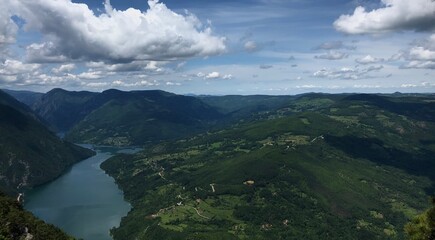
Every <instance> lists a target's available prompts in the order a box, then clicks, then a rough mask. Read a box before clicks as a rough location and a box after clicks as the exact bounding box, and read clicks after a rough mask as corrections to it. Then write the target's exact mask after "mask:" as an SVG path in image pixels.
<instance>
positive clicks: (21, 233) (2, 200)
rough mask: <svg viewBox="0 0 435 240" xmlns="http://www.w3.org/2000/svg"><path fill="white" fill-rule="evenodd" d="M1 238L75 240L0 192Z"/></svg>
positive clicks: (9, 239) (14, 239)
mask: <svg viewBox="0 0 435 240" xmlns="http://www.w3.org/2000/svg"><path fill="white" fill-rule="evenodd" d="M0 239H4V240H21V239H44V240H73V239H74V238H72V237H70V236H68V235H66V234H65V233H63V232H62V231H61V230H59V229H57V228H56V227H54V226H53V225H50V224H46V223H44V222H43V221H41V220H38V219H37V218H35V217H34V216H33V215H32V214H31V213H29V212H27V211H25V210H24V209H23V207H22V206H21V204H19V203H18V202H17V201H16V200H14V199H11V198H9V197H7V196H5V195H3V194H2V193H1V192H0Z"/></svg>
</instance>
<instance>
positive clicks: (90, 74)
mask: <svg viewBox="0 0 435 240" xmlns="http://www.w3.org/2000/svg"><path fill="white" fill-rule="evenodd" d="M104 76H105V74H104V73H103V72H101V71H95V72H92V71H90V72H83V73H80V74H78V75H77V77H78V78H80V79H88V80H89V79H100V78H103V77H104Z"/></svg>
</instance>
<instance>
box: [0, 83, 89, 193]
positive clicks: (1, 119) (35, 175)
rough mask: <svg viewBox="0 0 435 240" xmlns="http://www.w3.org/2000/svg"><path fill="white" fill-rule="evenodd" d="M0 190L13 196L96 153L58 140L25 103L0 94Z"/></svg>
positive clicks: (57, 174) (50, 178) (54, 176)
mask: <svg viewBox="0 0 435 240" xmlns="http://www.w3.org/2000/svg"><path fill="white" fill-rule="evenodd" d="M0 133H1V134H0V146H1V151H0V190H3V191H6V192H7V193H14V192H16V191H17V188H21V187H24V188H28V187H33V186H36V185H40V184H43V183H45V182H48V181H50V180H52V179H54V178H56V177H58V176H59V175H60V174H61V173H62V172H63V171H65V170H66V169H67V168H68V167H70V166H71V165H72V164H74V163H76V162H78V161H80V160H82V159H85V158H88V157H90V156H92V154H93V152H92V151H90V150H87V149H84V148H81V147H78V146H76V145H74V144H71V143H68V142H65V141H63V140H61V139H59V138H58V137H57V136H56V135H55V134H54V133H52V132H50V131H49V130H48V129H47V128H46V127H45V126H44V125H43V124H42V123H41V122H40V121H38V119H37V118H36V117H35V114H34V113H33V112H32V111H31V110H30V109H29V108H28V107H27V106H25V105H24V104H23V103H20V102H18V101H17V100H15V99H14V98H12V97H11V96H9V95H8V94H6V93H4V92H2V91H0Z"/></svg>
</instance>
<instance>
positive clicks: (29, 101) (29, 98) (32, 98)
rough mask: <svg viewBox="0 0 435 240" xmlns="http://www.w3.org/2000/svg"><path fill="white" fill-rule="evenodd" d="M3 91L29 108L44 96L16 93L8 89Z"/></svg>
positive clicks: (40, 94)
mask: <svg viewBox="0 0 435 240" xmlns="http://www.w3.org/2000/svg"><path fill="white" fill-rule="evenodd" d="M3 91H4V92H5V93H7V94H9V95H11V96H12V97H14V98H15V99H17V100H18V101H20V102H22V103H24V104H26V105H27V106H29V107H31V106H32V105H33V104H34V103H35V102H37V101H38V100H39V99H40V98H41V97H42V96H43V95H44V93H39V92H31V91H16V90H8V89H3Z"/></svg>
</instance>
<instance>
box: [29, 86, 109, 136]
mask: <svg viewBox="0 0 435 240" xmlns="http://www.w3.org/2000/svg"><path fill="white" fill-rule="evenodd" d="M97 95H98V93H92V92H86V91H82V92H70V91H66V90H63V89H60V88H55V89H53V90H51V91H49V92H47V93H46V94H44V95H43V96H42V97H40V98H39V100H38V101H36V102H35V103H34V104H33V105H32V109H33V110H34V111H35V112H36V113H37V114H38V115H39V116H40V117H42V118H43V119H44V120H45V121H46V122H47V123H48V124H49V126H50V127H52V128H53V129H54V131H56V132H67V131H68V130H70V129H71V128H72V127H73V126H74V125H75V124H77V123H78V122H80V121H81V120H82V119H84V118H85V117H86V116H87V115H88V114H89V113H90V112H92V111H93V110H95V109H96V108H98V107H99V106H101V105H102V104H103V103H100V102H95V101H93V99H94V97H95V96H97Z"/></svg>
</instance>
